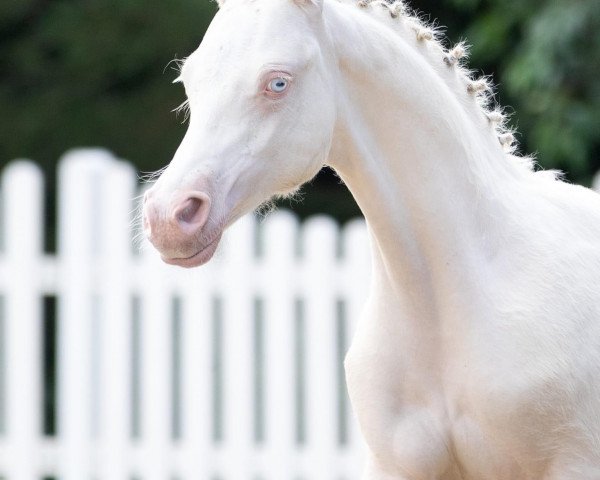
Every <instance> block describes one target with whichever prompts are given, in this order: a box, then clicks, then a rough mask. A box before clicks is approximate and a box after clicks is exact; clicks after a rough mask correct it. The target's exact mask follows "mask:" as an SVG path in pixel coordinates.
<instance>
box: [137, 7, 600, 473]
mask: <svg viewBox="0 0 600 480" xmlns="http://www.w3.org/2000/svg"><path fill="white" fill-rule="evenodd" d="M464 54H465V49H464V46H462V45H459V46H457V47H456V48H454V49H452V50H450V51H447V50H444V49H443V48H442V47H441V46H440V44H439V42H438V41H437V39H436V32H435V31H433V30H432V29H431V28H429V27H428V26H426V25H424V24H422V23H421V22H419V21H418V20H416V19H415V18H414V17H413V16H411V15H408V14H407V13H406V12H405V11H404V8H403V5H402V4H400V3H396V4H394V5H392V6H387V5H383V4H369V3H368V2H367V1H365V0H363V1H362V2H360V3H359V4H347V3H339V2H336V1H333V0H324V3H321V0H314V3H313V2H312V1H310V0H297V1H296V2H295V3H294V2H293V1H292V0H227V1H226V2H225V3H224V4H223V5H221V8H220V11H219V13H218V14H217V15H216V16H215V19H214V21H213V23H212V25H211V27H210V29H209V31H208V33H207V34H206V37H205V38H204V41H203V43H202V45H201V46H200V48H199V49H198V50H197V51H196V52H194V53H193V54H192V55H191V56H190V57H189V58H188V59H187V61H186V62H185V65H184V66H183V69H182V72H181V80H182V81H183V82H184V85H185V88H186V92H187V95H188V98H189V105H190V108H191V120H190V126H189V130H188V133H187V135H186V136H185V139H184V140H183V142H182V144H181V146H180V147H179V149H178V151H177V153H176V155H175V157H174V159H173V161H172V163H171V164H170V166H169V167H168V168H167V169H166V171H165V172H164V173H163V175H162V176H161V178H160V179H159V180H158V182H157V183H156V184H155V185H154V187H153V188H152V189H151V191H150V192H149V193H148V195H147V198H146V205H145V220H144V222H145V228H146V232H147V234H148V236H149V237H150V239H151V241H152V242H153V243H154V245H155V246H156V247H157V248H158V249H159V250H160V252H161V253H162V255H163V258H164V259H165V261H167V262H169V263H174V264H178V265H182V266H187V267H191V266H196V265H199V264H201V263H204V262H206V261H208V260H209V259H210V257H211V256H212V254H213V253H214V251H215V249H216V247H217V244H218V240H219V238H220V236H221V232H222V231H223V229H224V228H226V227H227V226H228V225H230V224H231V223H232V222H234V221H235V220H236V219H237V218H239V217H240V216H241V215H243V214H244V213H246V212H248V211H250V210H252V209H254V208H256V207H257V206H258V205H259V204H261V203H262V202H264V201H265V200H268V199H269V198H271V197H272V196H273V195H277V194H279V195H281V194H287V193H289V192H291V191H293V190H294V189H296V188H297V187H298V186H299V185H301V184H302V183H303V182H305V181H306V180H308V179H310V178H311V177H312V176H313V175H314V174H315V173H316V172H317V171H318V170H319V169H320V168H321V166H322V165H323V164H328V165H331V166H332V167H333V168H334V169H335V170H336V171H337V172H338V173H339V175H340V176H341V178H342V179H343V180H344V181H345V182H346V184H347V185H348V187H349V189H350V190H351V191H352V193H353V195H354V197H355V198H356V200H357V202H358V203H359V205H360V208H361V209H362V211H363V213H364V214H365V217H366V219H367V223H368V226H369V231H370V235H371V247H372V256H373V265H374V272H373V284H372V286H371V295H370V300H369V301H368V305H367V307H366V310H365V313H364V316H363V319H362V321H361V322H360V325H359V328H358V330H357V332H356V335H355V338H354V340H353V343H352V347H351V349H350V352H349V354H348V357H347V360H346V371H347V378H348V385H349V389H350V396H351V399H352V404H353V406H354V409H355V411H356V413H357V416H358V419H359V422H360V425H361V429H362V432H363V434H364V437H365V440H366V442H367V445H368V447H369V451H370V455H369V462H368V465H367V467H366V470H365V474H364V479H365V480H392V479H394V480H396V479H398V480H400V479H402V480H409V479H410V480H421V479H423V480H424V479H427V480H456V479H470V480H486V479H490V480H492V479H494V480H525V479H536V480H537V479H548V480H571V479H572V480H575V479H578V480H581V479H585V480H597V479H600V197H599V196H598V195H596V194H594V193H592V192H591V191H589V190H587V189H584V188H582V187H577V186H573V185H568V184H566V183H562V182H560V181H555V180H554V178H551V177H552V174H548V173H543V172H542V173H533V171H531V169H530V166H529V165H528V161H527V160H523V159H521V160H519V159H518V158H517V157H515V156H513V155H512V154H511V150H512V145H513V142H514V138H513V137H512V134H511V133H510V132H507V131H506V130H505V129H504V128H503V127H502V123H503V117H502V114H501V112H500V111H497V110H489V109H487V108H486V107H485V103H486V100H487V99H488V96H487V93H486V91H487V90H488V84H487V82H486V81H485V80H473V79H471V78H470V77H469V76H468V75H467V74H466V73H465V70H464V69H463V68H462V67H461V66H460V63H461V57H463V56H464ZM499 140H500V141H499Z"/></svg>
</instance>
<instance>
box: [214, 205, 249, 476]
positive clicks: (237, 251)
mask: <svg viewBox="0 0 600 480" xmlns="http://www.w3.org/2000/svg"><path fill="white" fill-rule="evenodd" d="M255 227H256V222H255V220H254V219H253V218H252V217H251V216H246V217H244V218H242V219H241V220H239V221H238V222H237V223H236V224H234V225H233V226H232V227H231V228H230V231H229V232H228V234H227V238H226V245H225V246H226V251H225V258H224V259H223V261H224V265H223V268H224V272H223V278H224V285H225V288H224V290H223V294H222V298H223V330H222V331H223V339H224V349H223V351H224V357H223V362H224V368H223V375H224V376H223V403H224V408H223V413H224V416H223V440H222V444H221V451H222V454H223V455H222V457H221V458H222V459H223V460H225V461H223V462H222V463H221V465H219V468H220V471H219V472H218V473H220V474H221V475H222V477H223V478H224V479H225V480H234V479H235V480H238V479H239V480H244V479H247V480H250V479H251V477H252V476H253V471H252V463H251V456H250V453H251V450H252V448H253V443H254V438H253V425H254V415H253V414H254V390H253V387H254V385H253V379H254V349H253V338H254V328H253V327H254V325H253V323H254V315H253V313H254V283H253V278H252V270H251V266H252V264H253V255H254V240H255V230H254V229H255ZM233 459H235V460H233ZM221 472H222V473H221Z"/></svg>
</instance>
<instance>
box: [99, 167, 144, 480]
mask: <svg viewBox="0 0 600 480" xmlns="http://www.w3.org/2000/svg"><path fill="white" fill-rule="evenodd" d="M134 192H135V173H134V171H133V169H132V168H131V166H130V165H128V164H126V163H124V162H115V163H114V164H113V166H112V168H111V170H110V172H108V173H107V175H106V178H105V179H104V182H103V184H102V192H101V195H102V198H103V199H105V211H106V214H105V215H104V217H103V220H104V221H103V224H102V231H101V234H102V247H103V248H102V251H101V253H102V255H101V266H102V271H101V272H100V273H101V274H102V277H101V279H100V285H99V288H100V293H101V297H102V298H103V300H104V302H103V309H102V316H101V325H100V339H99V342H100V359H99V362H100V378H99V380H100V385H99V388H98V391H99V397H100V399H99V412H98V413H99V421H98V426H99V432H98V434H99V437H100V455H99V458H98V465H97V470H98V471H99V472H100V477H101V478H102V480H129V473H128V470H127V458H128V453H129V452H128V450H129V449H128V445H129V436H130V425H131V412H130V405H131V398H130V388H129V385H130V381H131V378H132V371H131V362H130V353H129V349H130V345H131V338H132V337H131V331H130V327H131V322H130V316H131V297H132V295H131V281H132V278H131V272H132V258H131V248H130V241H131V235H132V228H131V221H132V220H131V213H132V211H133V207H134V205H133V197H134V194H135V193H134Z"/></svg>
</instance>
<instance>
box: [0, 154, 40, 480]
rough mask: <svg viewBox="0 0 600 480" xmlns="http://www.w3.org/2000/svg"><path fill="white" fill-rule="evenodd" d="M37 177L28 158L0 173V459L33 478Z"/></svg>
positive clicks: (11, 471)
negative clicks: (2, 277) (1, 373)
mask: <svg viewBox="0 0 600 480" xmlns="http://www.w3.org/2000/svg"><path fill="white" fill-rule="evenodd" d="M42 186H43V179H42V174H41V172H40V170H39V169H38V168H37V167H35V166H34V165H33V164H31V163H26V162H15V163H13V164H12V165H11V166H10V167H8V168H7V169H6V170H5V172H4V175H3V178H2V192H3V195H4V207H5V215H4V218H5V222H6V223H5V236H6V237H5V247H6V250H5V254H6V257H5V258H6V267H7V268H6V278H7V279H10V281H9V282H7V283H6V286H5V292H4V295H5V302H4V303H5V305H4V306H5V316H4V335H3V340H4V345H2V350H3V351H4V352H5V355H4V358H5V361H6V370H5V371H6V377H5V378H6V385H5V388H6V411H5V424H6V431H5V434H6V439H8V440H10V448H9V449H8V452H7V455H6V456H5V457H4V458H3V459H1V460H0V464H1V465H2V469H3V470H5V472H2V473H6V476H7V478H9V479H11V480H12V479H19V480H21V479H22V480H33V479H34V478H36V477H37V476H38V474H39V472H38V468H39V465H38V464H37V462H36V461H35V460H34V459H35V458H36V456H35V452H36V448H38V442H39V439H40V433H41V429H42V416H41V412H40V405H41V398H42V396H41V385H40V383H39V379H40V378H41V369H40V366H41V340H42V339H41V329H42V310H41V305H42V302H41V298H40V285H39V278H40V261H41V253H42V229H41V226H42V224H43V221H42V218H43V217H42V199H43V187H42Z"/></svg>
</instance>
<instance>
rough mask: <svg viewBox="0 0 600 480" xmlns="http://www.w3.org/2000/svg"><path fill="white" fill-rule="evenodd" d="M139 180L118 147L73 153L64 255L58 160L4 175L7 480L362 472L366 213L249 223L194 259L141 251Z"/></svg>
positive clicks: (1, 419) (280, 479) (2, 469)
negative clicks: (47, 190) (202, 261)
mask: <svg viewBox="0 0 600 480" xmlns="http://www.w3.org/2000/svg"><path fill="white" fill-rule="evenodd" d="M137 190H138V187H137V183H136V175H135V172H134V171H133V169H132V167H131V166H130V165H129V164H127V163H125V162H122V161H119V160H117V159H115V158H114V157H112V156H111V155H110V154H109V153H107V152H105V151H103V150H80V151H74V152H71V153H69V154H67V155H66V156H65V157H64V158H63V159H62V160H61V162H60V165H59V183H58V194H59V201H58V234H57V235H58V252H57V254H56V255H47V254H44V253H43V233H44V232H43V224H44V222H43V215H44V211H43V210H44V208H43V176H42V174H41V172H40V170H39V169H38V168H37V167H36V166H34V165H33V164H32V163H29V162H26V161H16V162H13V163H11V164H9V165H8V166H7V167H6V168H5V169H4V171H3V173H2V178H1V189H0V199H1V204H2V208H1V209H0V211H1V212H2V217H1V218H0V478H2V479H3V480H4V479H5V480H33V479H35V480H41V479H45V478H53V479H60V480H92V479H94V480H133V479H136V480H174V479H177V480H192V479H206V480H209V479H211V480H212V479H222V480H238V479H239V480H244V479H247V480H256V479H262V480H296V479H303V480H313V479H314V480H320V479H323V480H342V479H343V480H353V479H358V478H359V476H360V472H361V469H362V463H363V458H364V454H363V444H362V441H361V438H360V435H359V433H358V431H357V428H356V425H355V422H354V420H353V417H352V413H351V410H350V405H349V402H348V399H347V397H346V392H345V385H344V379H343V366H342V361H343V356H344V352H345V350H346V349H347V347H348V345H349V339H350V336H351V332H352V330H353V325H354V324H355V321H356V318H357V314H358V313H359V312H360V309H361V305H362V303H363V301H364V298H365V290H366V286H367V283H368V281H367V279H368V276H369V269H370V267H369V259H368V246H367V240H366V231H365V227H364V223H363V222H362V221H355V222H352V223H350V224H348V225H347V226H345V227H344V229H343V230H341V231H340V230H339V228H338V227H337V226H336V224H335V223H334V222H333V221H332V220H331V219H329V218H326V217H317V218H313V219H311V220H308V221H306V222H305V223H304V224H302V225H301V224H300V223H299V222H298V221H297V220H296V218H295V217H294V216H293V215H292V214H290V213H285V212H280V213H274V214H272V215H271V216H269V217H268V218H267V219H266V220H265V221H263V222H257V221H255V220H254V218H253V217H248V218H245V219H242V220H241V221H240V222H238V223H237V224H236V225H235V226H233V227H232V228H231V229H230V231H229V233H228V234H227V235H226V236H225V238H224V240H223V242H224V245H223V246H222V247H221V253H218V254H217V258H216V259H214V260H213V261H212V262H211V263H210V264H208V265H207V266H205V267H201V268H199V269H195V270H193V271H187V270H183V269H177V268H174V267H168V266H166V265H164V264H162V263H161V262H160V260H159V259H158V257H157V255H156V254H155V253H154V251H153V250H152V249H151V248H145V249H142V253H137V252H136V248H135V247H134V245H133V242H132V228H131V222H132V216H133V215H132V212H133V211H134V210H135V204H134V201H133V198H134V197H135V196H136V195H138V194H139V192H138V191H137ZM53 299H55V300H53ZM53 305H56V327H57V328H56V331H57V334H56V339H55V340H56V357H55V361H56V365H53V364H52V362H51V363H50V364H48V363H47V360H48V358H54V357H52V355H43V352H44V351H47V350H48V348H49V346H51V345H49V344H52V341H53V340H52V336H51V335H48V334H45V333H44V331H45V330H44V329H46V330H48V326H49V325H50V323H51V321H52V314H53V313H52V311H53V310H54V308H53ZM49 338H50V339H49ZM44 359H46V363H45V361H44ZM52 372H55V374H56V379H57V381H56V388H55V390H54V393H52V391H51V390H50V389H48V388H44V385H47V384H48V381H49V380H48V379H49V378H51V377H52V375H51V374H52ZM49 391H50V393H48V392H49ZM49 398H55V401H56V408H55V410H52V408H50V409H48V408H45V409H44V408H42V406H43V404H44V402H45V401H47V400H48V399H49ZM49 412H50V413H49ZM53 412H54V413H55V415H56V432H51V433H50V434H44V425H47V424H48V422H49V418H48V417H49V416H52V414H53ZM50 423H51V422H50Z"/></svg>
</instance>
